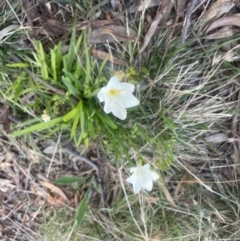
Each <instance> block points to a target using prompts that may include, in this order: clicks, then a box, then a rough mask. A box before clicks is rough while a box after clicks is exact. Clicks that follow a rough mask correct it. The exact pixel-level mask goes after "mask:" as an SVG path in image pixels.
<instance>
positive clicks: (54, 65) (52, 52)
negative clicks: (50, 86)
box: [50, 49, 57, 81]
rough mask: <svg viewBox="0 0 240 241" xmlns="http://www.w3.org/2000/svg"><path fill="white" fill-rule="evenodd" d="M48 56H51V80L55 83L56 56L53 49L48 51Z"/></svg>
mask: <svg viewBox="0 0 240 241" xmlns="http://www.w3.org/2000/svg"><path fill="white" fill-rule="evenodd" d="M50 56H51V67H52V75H53V79H54V80H55V81H56V80H57V69H56V54H55V51H54V50H53V49H50Z"/></svg>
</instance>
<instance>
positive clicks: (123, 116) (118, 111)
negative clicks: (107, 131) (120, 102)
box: [112, 106, 127, 120]
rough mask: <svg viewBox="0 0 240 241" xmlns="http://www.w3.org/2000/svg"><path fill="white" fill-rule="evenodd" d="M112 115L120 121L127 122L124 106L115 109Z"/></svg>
mask: <svg viewBox="0 0 240 241" xmlns="http://www.w3.org/2000/svg"><path fill="white" fill-rule="evenodd" d="M112 113H113V115H114V116H116V117H117V118H119V119H120V120H125V119H126V117H127V111H126V109H125V108H124V107H122V106H117V108H114V109H113V110H112Z"/></svg>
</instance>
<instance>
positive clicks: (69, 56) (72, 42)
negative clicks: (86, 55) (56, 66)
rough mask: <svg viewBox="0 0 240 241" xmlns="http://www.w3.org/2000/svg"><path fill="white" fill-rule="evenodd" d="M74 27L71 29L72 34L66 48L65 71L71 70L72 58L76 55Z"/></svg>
mask: <svg viewBox="0 0 240 241" xmlns="http://www.w3.org/2000/svg"><path fill="white" fill-rule="evenodd" d="M75 46H76V29H75V28H74V29H73V31H72V36H71V40H70V44H69V48H68V53H67V69H66V70H67V71H71V70H72V65H73V60H74V58H75V55H76V47H75Z"/></svg>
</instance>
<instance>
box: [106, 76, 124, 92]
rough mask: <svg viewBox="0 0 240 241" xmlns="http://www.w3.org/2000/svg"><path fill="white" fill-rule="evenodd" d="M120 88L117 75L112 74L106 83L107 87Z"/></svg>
mask: <svg viewBox="0 0 240 241" xmlns="http://www.w3.org/2000/svg"><path fill="white" fill-rule="evenodd" d="M121 88H122V87H121V83H120V81H119V79H118V78H117V76H113V77H112V78H111V79H110V80H109V82H108V84H107V89H121Z"/></svg>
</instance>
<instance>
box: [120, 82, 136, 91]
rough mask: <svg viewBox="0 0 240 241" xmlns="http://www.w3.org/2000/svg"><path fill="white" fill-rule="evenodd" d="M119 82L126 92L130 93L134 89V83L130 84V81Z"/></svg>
mask: <svg viewBox="0 0 240 241" xmlns="http://www.w3.org/2000/svg"><path fill="white" fill-rule="evenodd" d="M120 84H121V88H122V90H125V91H127V92H130V93H132V92H133V91H134V89H135V85H134V84H131V83H125V82H122V83H120Z"/></svg>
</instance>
